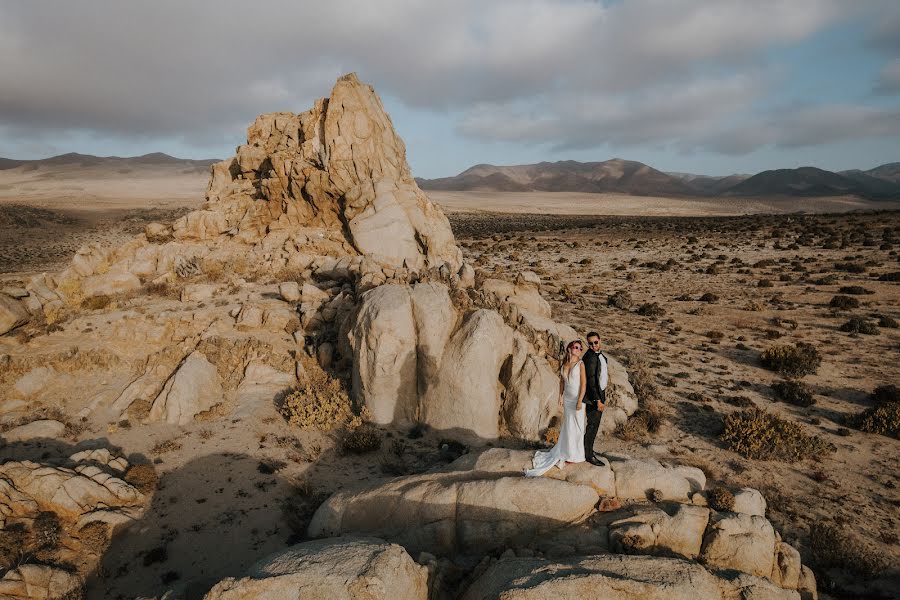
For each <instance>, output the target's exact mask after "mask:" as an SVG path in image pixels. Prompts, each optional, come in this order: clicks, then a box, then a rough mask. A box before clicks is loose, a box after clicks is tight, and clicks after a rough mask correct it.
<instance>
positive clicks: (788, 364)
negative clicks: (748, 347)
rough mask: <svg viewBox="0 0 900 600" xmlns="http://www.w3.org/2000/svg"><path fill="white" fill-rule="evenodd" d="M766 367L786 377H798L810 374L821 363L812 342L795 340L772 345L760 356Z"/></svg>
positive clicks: (820, 358)
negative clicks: (792, 342) (790, 343)
mask: <svg viewBox="0 0 900 600" xmlns="http://www.w3.org/2000/svg"><path fill="white" fill-rule="evenodd" d="M760 360H761V361H762V364H763V366H764V367H766V368H767V369H771V370H772V371H776V372H778V373H779V374H781V375H782V376H783V377H786V378H788V379H800V378H801V377H805V376H806V375H812V374H814V373H815V372H816V371H818V369H819V365H821V364H822V357H821V356H820V355H819V351H818V350H816V347H815V346H813V345H812V344H808V343H806V342H797V343H796V344H794V345H783V346H772V347H771V348H769V349H767V350H765V351H764V352H763V353H762V355H761V356H760Z"/></svg>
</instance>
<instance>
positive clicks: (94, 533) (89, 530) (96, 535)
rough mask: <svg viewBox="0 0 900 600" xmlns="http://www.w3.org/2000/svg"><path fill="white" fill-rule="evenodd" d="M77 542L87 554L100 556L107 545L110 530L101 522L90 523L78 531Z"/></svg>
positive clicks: (107, 525)
mask: <svg viewBox="0 0 900 600" xmlns="http://www.w3.org/2000/svg"><path fill="white" fill-rule="evenodd" d="M77 536H78V540H79V541H80V542H81V544H82V545H83V546H84V547H85V549H87V550H88V551H89V552H92V553H94V554H102V553H103V551H104V550H106V546H107V545H108V544H109V537H110V528H109V524H108V523H104V522H103V521H91V522H90V523H88V524H87V525H85V526H84V527H82V528H81V529H79V530H78V533H77Z"/></svg>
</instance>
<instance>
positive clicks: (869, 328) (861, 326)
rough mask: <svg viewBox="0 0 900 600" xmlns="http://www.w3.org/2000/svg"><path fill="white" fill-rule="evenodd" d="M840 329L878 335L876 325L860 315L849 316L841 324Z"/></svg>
mask: <svg viewBox="0 0 900 600" xmlns="http://www.w3.org/2000/svg"><path fill="white" fill-rule="evenodd" d="M841 331H846V332H847V333H862V334H863V335H878V326H877V325H875V323H874V322H872V321H869V320H868V319H864V318H862V317H850V319H849V320H848V321H847V322H846V323H844V324H843V325H841Z"/></svg>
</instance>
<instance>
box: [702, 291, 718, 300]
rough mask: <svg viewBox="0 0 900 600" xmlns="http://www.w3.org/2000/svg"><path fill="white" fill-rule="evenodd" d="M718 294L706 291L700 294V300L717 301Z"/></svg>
mask: <svg viewBox="0 0 900 600" xmlns="http://www.w3.org/2000/svg"><path fill="white" fill-rule="evenodd" d="M718 301H719V296H718V295H716V294H713V293H712V292H706V293H705V294H703V295H702V296H700V302H718Z"/></svg>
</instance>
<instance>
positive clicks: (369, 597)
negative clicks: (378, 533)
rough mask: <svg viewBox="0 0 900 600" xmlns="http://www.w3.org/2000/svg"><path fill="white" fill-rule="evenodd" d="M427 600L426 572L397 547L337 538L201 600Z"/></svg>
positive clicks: (282, 556) (273, 561) (268, 563)
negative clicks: (261, 599) (322, 599)
mask: <svg viewBox="0 0 900 600" xmlns="http://www.w3.org/2000/svg"><path fill="white" fill-rule="evenodd" d="M256 598H272V599H274V598H295V599H297V600H318V599H319V598H334V599H336V600H338V599H340V600H426V599H427V598H428V571H427V569H426V568H425V567H423V566H419V565H417V564H416V563H415V562H414V561H413V559H412V558H411V557H410V556H409V554H407V553H406V551H405V550H404V549H403V548H401V547H400V546H397V545H396V544H388V543H386V542H384V541H382V540H378V539H373V538H352V537H349V538H337V539H332V540H321V541H314V542H307V543H304V544H298V545H296V546H293V547H291V548H289V549H288V550H285V551H283V552H280V553H278V554H275V555H274V556H270V557H268V558H265V559H263V560H262V561H260V562H258V563H256V564H255V565H254V566H253V567H251V569H250V571H249V573H248V575H247V577H242V578H240V579H235V578H228V579H225V580H223V581H220V582H219V583H218V584H216V585H215V586H214V587H213V588H212V589H211V590H210V591H209V593H208V594H207V595H206V596H205V599H206V600H250V599H256Z"/></svg>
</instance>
